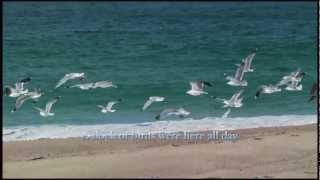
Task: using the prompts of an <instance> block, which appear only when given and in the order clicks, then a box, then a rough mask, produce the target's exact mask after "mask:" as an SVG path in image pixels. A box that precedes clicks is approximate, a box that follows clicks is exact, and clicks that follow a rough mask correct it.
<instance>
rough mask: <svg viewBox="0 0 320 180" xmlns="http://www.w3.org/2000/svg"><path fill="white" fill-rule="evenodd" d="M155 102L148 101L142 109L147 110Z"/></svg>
mask: <svg viewBox="0 0 320 180" xmlns="http://www.w3.org/2000/svg"><path fill="white" fill-rule="evenodd" d="M153 102H154V100H153V99H148V101H146V102H145V103H144V105H143V107H142V110H143V111H144V110H146V109H147V108H148V107H149V106H150V105H151V104H152V103H153Z"/></svg>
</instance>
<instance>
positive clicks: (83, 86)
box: [67, 81, 117, 90]
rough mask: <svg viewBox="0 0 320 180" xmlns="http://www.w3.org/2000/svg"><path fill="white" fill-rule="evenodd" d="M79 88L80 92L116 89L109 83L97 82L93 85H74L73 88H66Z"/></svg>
mask: <svg viewBox="0 0 320 180" xmlns="http://www.w3.org/2000/svg"><path fill="white" fill-rule="evenodd" d="M74 87H77V88H80V89H82V90H88V89H95V88H109V87H114V88H117V86H116V85H114V84H113V83H112V82H111V81H98V82H95V83H85V84H76V85H73V86H67V88H74Z"/></svg>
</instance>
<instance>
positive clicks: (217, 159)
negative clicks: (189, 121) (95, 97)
mask: <svg viewBox="0 0 320 180" xmlns="http://www.w3.org/2000/svg"><path fill="white" fill-rule="evenodd" d="M231 132H233V133H238V134H239V135H240V140H237V141H234V142H230V141H228V142H227V141H224V142H222V141H211V142H208V141H201V142H197V143H195V142H194V141H192V142H187V141H183V140H178V141H176V140H172V141H161V140H159V139H156V140H148V141H138V140H136V141H133V140H131V141H125V140H113V141H95V140H83V139H79V138H70V139H56V140H48V139H42V140H34V141H20V142H6V143H4V144H3V177H5V178H13V177H17V178H22V177H25V178H27V177H28V178H36V177H37V178H38V177H43V178H48V177H52V178H53V177H56V178H60V177H73V178H108V177H122V178H125V177H153V178H156V177H159V178H166V177H179V178H188V177H191V178H208V177H211V178H223V177H246V178H255V177H261V178H263V177H269V178H270V177H273V178H282V177H288V178H316V177H317V125H316V124H313V125H305V126H291V127H272V128H255V129H242V130H236V131H231Z"/></svg>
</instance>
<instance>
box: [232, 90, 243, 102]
mask: <svg viewBox="0 0 320 180" xmlns="http://www.w3.org/2000/svg"><path fill="white" fill-rule="evenodd" d="M242 92H243V90H240V91H239V92H237V93H235V94H234V95H232V97H231V99H230V101H236V100H237V99H238V98H239V96H240V95H241V93H242Z"/></svg>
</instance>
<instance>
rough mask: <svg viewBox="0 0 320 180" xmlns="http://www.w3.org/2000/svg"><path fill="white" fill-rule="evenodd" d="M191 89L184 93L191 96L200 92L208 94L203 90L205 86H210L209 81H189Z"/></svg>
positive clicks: (200, 93)
mask: <svg viewBox="0 0 320 180" xmlns="http://www.w3.org/2000/svg"><path fill="white" fill-rule="evenodd" d="M190 86H191V89H190V90H189V91H187V92H186V93H187V94H189V95H191V96H199V95H202V94H208V93H207V92H205V91H203V89H204V87H205V86H210V87H211V86H212V85H211V84H210V83H209V82H206V81H191V82H190Z"/></svg>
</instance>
